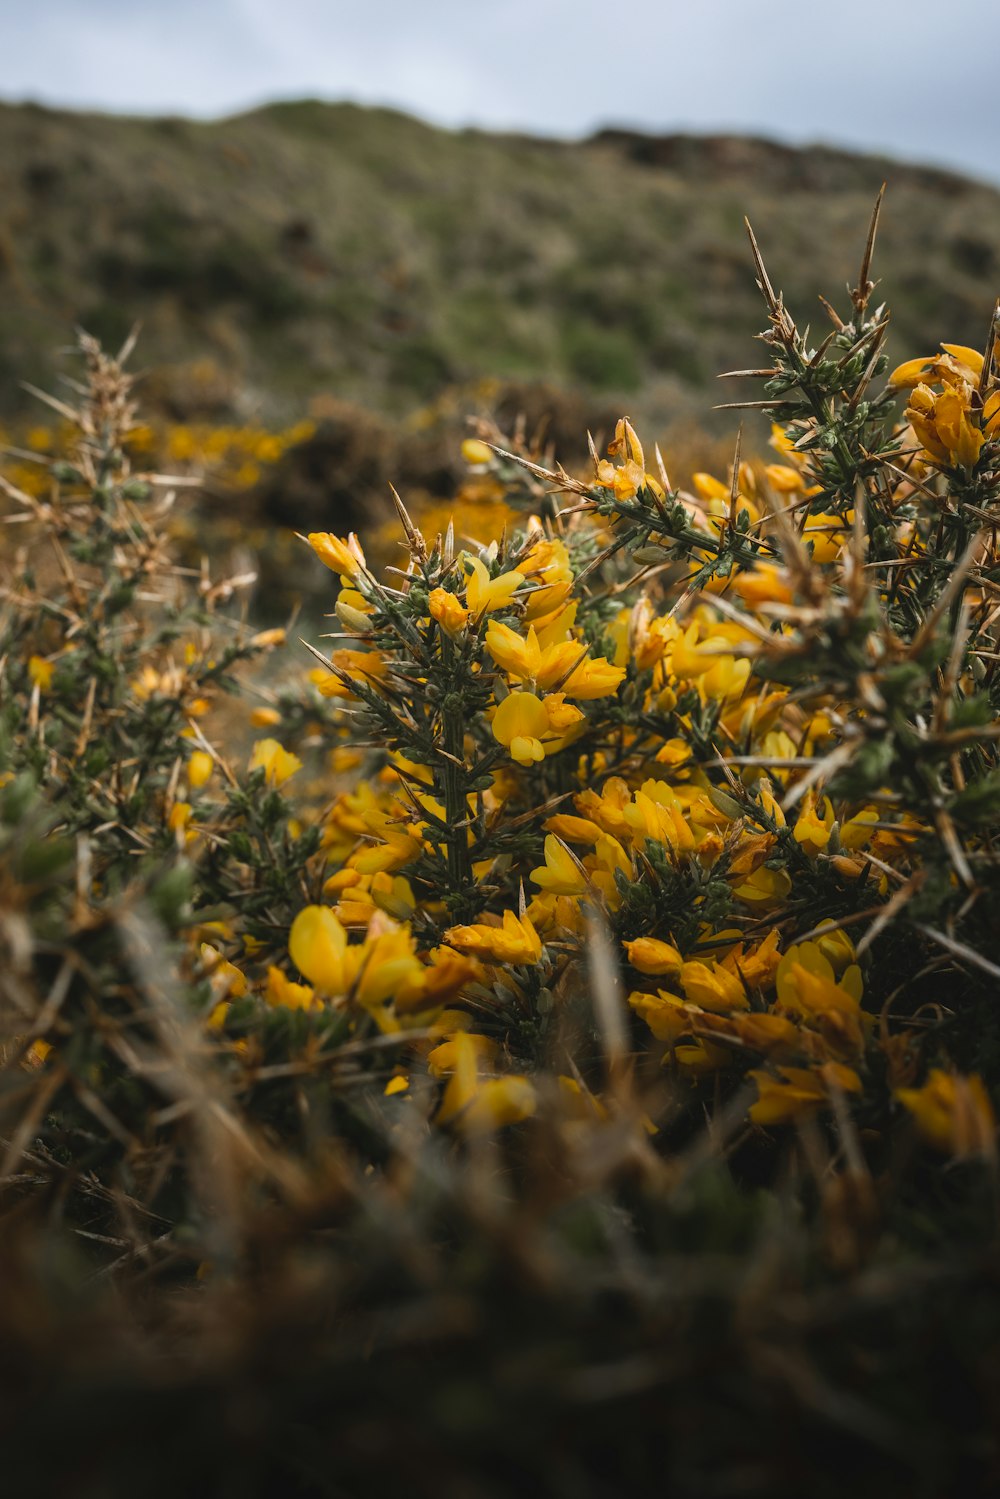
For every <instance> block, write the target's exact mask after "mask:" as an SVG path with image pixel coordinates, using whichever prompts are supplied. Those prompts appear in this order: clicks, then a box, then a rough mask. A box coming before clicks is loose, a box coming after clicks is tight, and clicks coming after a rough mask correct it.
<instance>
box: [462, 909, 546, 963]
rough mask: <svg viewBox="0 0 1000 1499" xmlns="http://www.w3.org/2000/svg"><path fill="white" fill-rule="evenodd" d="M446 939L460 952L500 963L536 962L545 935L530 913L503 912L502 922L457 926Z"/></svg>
mask: <svg viewBox="0 0 1000 1499" xmlns="http://www.w3.org/2000/svg"><path fill="white" fill-rule="evenodd" d="M444 940H445V942H447V943H448V944H449V945H450V946H451V947H456V948H458V949H459V951H460V952H467V953H472V954H473V955H475V956H482V957H485V958H492V959H494V960H495V961H496V962H498V963H516V964H524V965H527V964H532V963H537V962H538V961H539V960H540V958H541V956H542V939H541V938H540V937H539V935H538V933H537V932H536V931H535V928H534V926H533V925H532V923H531V920H530V918H529V917H527V916H515V915H514V912H513V911H505V912H504V913H503V922H502V924H501V925H500V926H487V925H486V924H485V923H482V924H479V925H475V926H453V927H451V928H450V929H449V930H448V931H447V932H445V934H444Z"/></svg>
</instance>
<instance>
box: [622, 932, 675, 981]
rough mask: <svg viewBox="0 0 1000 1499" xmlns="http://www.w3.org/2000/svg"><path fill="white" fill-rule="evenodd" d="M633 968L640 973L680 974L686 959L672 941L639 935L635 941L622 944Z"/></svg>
mask: <svg viewBox="0 0 1000 1499" xmlns="http://www.w3.org/2000/svg"><path fill="white" fill-rule="evenodd" d="M622 945H623V946H624V948H625V951H626V953H627V954H628V960H629V962H630V963H631V964H632V967H633V968H637V969H638V970H639V972H640V973H648V974H652V975H659V974H664V973H672V974H679V973H680V971H681V969H682V968H683V966H684V959H683V958H682V957H681V955H680V953H679V952H678V951H677V949H676V947H674V946H673V945H672V944H671V943H670V942H661V941H660V940H659V938H657V937H637V938H636V939H635V941H634V942H625V943H623V944H622Z"/></svg>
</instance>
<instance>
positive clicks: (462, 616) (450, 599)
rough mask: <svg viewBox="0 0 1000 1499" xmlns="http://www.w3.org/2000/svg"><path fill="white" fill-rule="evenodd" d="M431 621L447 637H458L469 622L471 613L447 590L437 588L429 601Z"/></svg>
mask: <svg viewBox="0 0 1000 1499" xmlns="http://www.w3.org/2000/svg"><path fill="white" fill-rule="evenodd" d="M427 607H428V609H429V611H430V616H431V619H433V620H435V621H436V622H437V624H439V625H440V626H441V629H442V630H444V632H445V634H446V635H458V634H459V633H460V632H461V631H462V630H464V629H465V626H466V625H467V624H468V622H469V611H468V609H466V608H465V607H464V606H463V605H462V604H460V603H459V601H458V599H457V598H456V597H455V595H454V594H453V593H449V592H448V590H447V589H446V588H435V589H434V590H433V592H432V593H431V595H430V597H429V599H428V600H427Z"/></svg>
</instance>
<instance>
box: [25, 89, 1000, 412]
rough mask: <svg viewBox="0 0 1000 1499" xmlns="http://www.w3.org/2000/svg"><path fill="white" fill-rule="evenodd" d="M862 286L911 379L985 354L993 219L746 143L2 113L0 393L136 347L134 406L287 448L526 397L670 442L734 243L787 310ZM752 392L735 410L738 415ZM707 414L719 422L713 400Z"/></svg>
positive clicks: (723, 356)
mask: <svg viewBox="0 0 1000 1499" xmlns="http://www.w3.org/2000/svg"><path fill="white" fill-rule="evenodd" d="M883 178H888V179H889V183H890V196H889V200H888V203H887V212H886V214H885V215H884V219H883V229H882V233H881V238H880V245H879V256H880V260H879V264H880V269H881V272H882V276H883V278H884V285H885V288H886V291H887V293H891V296H892V300H893V305H894V309H895V318H896V323H895V330H894V335H893V339H892V347H893V351H894V352H896V353H898V354H899V356H900V357H902V356H903V355H904V354H905V353H910V352H919V351H920V350H923V349H924V348H926V347H932V346H933V345H934V343H935V342H936V340H937V339H939V338H941V337H948V338H950V339H961V340H964V341H966V342H969V343H981V341H982V336H983V330H984V327H985V323H986V320H987V317H988V314H989V307H988V305H987V301H988V293H987V292H986V291H984V287H988V286H989V284H990V282H991V279H995V273H996V270H997V266H998V263H1000V260H998V249H997V247H998V246H1000V192H998V191H997V190H995V189H993V188H991V187H988V186H985V185H981V184H976V183H973V182H969V181H965V180H963V179H962V178H959V177H956V176H953V175H950V174H948V173H945V172H941V171H932V170H928V169H922V168H916V167H912V166H902V165H899V164H896V163H890V162H887V161H884V160H879V159H876V158H870V157H861V156H852V155H850V154H847V153H843V152H837V151H832V150H827V149H811V150H804V151H798V150H793V149H790V148H787V147H782V146H777V145H773V144H769V143H766V142H761V141H752V140H742V139H735V138H727V137H720V138H705V139H694V138H683V137H664V138H652V137H642V136H638V135H635V134H631V133H629V132H625V131H605V132H603V133H602V134H600V135H598V136H596V137H594V138H592V139H590V140H588V141H585V142H582V143H560V142H554V141H543V140H535V139H528V138H523V137H515V136H493V135H488V134H484V133H481V132H477V131H464V132H461V133H457V134H456V133H449V132H447V131H443V130H438V129H434V128H431V127H430V126H428V125H425V124H422V123H420V122H418V121H416V120H413V119H409V118H406V117H405V116H403V115H401V114H396V113H393V112H390V111H386V110H373V109H362V108H359V107H356V106H352V105H327V104H320V103H314V102H308V101H306V102H301V103H290V104H281V105H274V106H271V107H268V108H264V109H260V110H256V111H254V112H253V113H250V114H247V115H244V116H241V117H239V118H234V119H227V120H224V121H220V122H216V123H197V122H193V121H189V120H182V119H126V118H110V117H102V116H97V115H79V114H72V113H66V112H60V111H52V110H48V109H43V108H40V107H37V106H6V107H3V108H0V288H2V294H3V304H4V318H3V325H2V329H0V377H2V379H0V389H2V390H3V397H2V400H3V402H4V403H5V407H4V408H3V409H0V415H8V416H9V415H12V414H16V413H12V411H11V403H12V402H16V401H18V400H20V399H21V397H20V396H19V395H18V393H17V392H18V384H17V382H18V380H20V379H24V378H28V379H32V380H36V381H40V382H47V381H48V380H49V379H50V378H51V371H52V350H53V349H54V348H58V347H60V346H63V345H65V343H66V342H67V337H68V333H69V330H70V328H71V327H72V325H73V324H74V323H81V324H82V325H83V326H85V327H86V328H88V329H89V330H92V331H93V332H94V333H96V334H97V335H99V336H100V337H101V338H103V339H104V340H106V341H109V342H112V343H113V342H115V341H116V340H118V339H120V338H122V337H123V336H124V335H125V333H126V332H127V330H128V329H129V327H130V326H131V324H132V323H133V321H135V320H136V319H141V320H142V323H143V329H144V331H143V339H142V345H141V353H142V359H143V362H144V364H145V365H146V366H148V367H149V368H150V370H151V371H152V373H151V376H150V379H149V381H148V382H147V386H148V388H147V401H152V402H153V403H154V404H155V403H157V402H159V403H160V404H161V405H162V406H163V407H164V408H165V409H167V410H170V411H172V412H173V414H174V415H176V416H178V417H181V418H183V417H185V416H187V415H189V414H191V412H192V410H202V409H203V410H215V411H219V412H224V411H236V412H239V411H247V410H250V411H253V412H257V413H260V414H261V415H262V416H263V417H264V418H266V419H273V420H280V419H283V418H285V417H286V416H288V415H289V414H290V413H293V412H295V411H297V410H301V408H302V405H303V403H304V402H305V401H306V400H307V398H308V397H310V396H313V395H315V394H316V393H317V392H318V391H322V392H328V393H329V394H330V395H331V396H334V397H336V398H338V399H340V400H346V401H350V402H354V403H361V404H365V405H368V406H370V407H373V408H375V409H377V410H379V411H380V412H384V413H387V414H389V415H393V414H399V413H402V412H405V411H409V410H412V409H413V408H414V407H415V406H420V405H422V404H425V403H427V402H429V401H431V400H433V399H434V398H435V397H436V396H437V395H438V394H439V393H440V391H441V390H442V389H444V388H447V387H455V386H458V387H464V386H470V387H471V386H474V384H475V382H476V381H478V380H481V379H482V378H483V377H497V378H499V379H501V380H507V381H512V382H517V381H519V380H522V379H525V378H527V377H529V376H530V377H531V378H532V379H534V380H540V381H543V382H551V383H553V384H555V385H559V386H574V387H577V388H579V389H580V390H582V391H583V392H585V393H589V394H593V395H595V396H598V397H600V398H601V403H602V405H603V404H604V402H605V401H611V402H612V404H614V402H618V403H619V404H620V405H625V404H627V405H628V407H629V409H631V410H632V411H633V412H634V413H635V414H636V415H638V416H640V417H641V418H642V419H644V420H645V421H655V422H657V423H660V424H663V423H664V422H668V421H670V420H672V419H676V418H677V417H679V416H683V415H684V414H685V413H686V412H687V411H688V410H690V409H691V401H692V395H693V394H694V393H695V392H699V391H700V392H702V393H701V394H700V395H699V397H698V403H697V404H698V409H699V411H700V412H702V413H703V412H704V410H705V406H706V404H707V403H706V401H705V399H704V394H703V392H704V388H705V387H706V386H708V385H709V384H710V383H711V382H712V380H713V378H714V376H715V375H716V374H717V373H718V372H719V371H720V370H722V369H726V368H729V367H731V366H733V365H734V364H737V363H745V362H746V358H745V355H746V348H747V344H746V340H747V339H748V338H749V337H750V336H751V335H752V334H753V332H754V331H755V330H756V328H757V326H758V322H759V310H758V302H757V292H756V288H755V287H754V284H753V275H752V273H751V270H750V263H749V258H748V255H747V250H746V243H745V238H744V234H743V227H742V219H743V214H744V213H745V212H747V213H749V215H750V217H751V219H753V220H754V222H755V224H756V226H757V227H758V229H759V231H760V234H761V238H762V242H763V243H764V245H765V247H766V250H767V253H768V256H769V263H770V264H771V265H773V267H774V268H775V272H776V274H779V275H780V279H781V282H782V285H783V286H784V288H785V292H786V295H787V297H788V298H789V300H790V301H791V302H792V303H793V304H795V305H797V306H798V307H799V309H800V310H801V309H802V308H803V307H804V308H806V309H808V307H809V306H810V305H816V306H817V318H818V319H819V318H822V317H823V314H822V311H821V309H820V308H819V307H818V305H817V304H816V302H815V287H816V286H817V285H822V286H826V287H828V288H833V289H835V288H837V287H838V286H841V285H843V283H844V280H845V278H846V277H847V276H848V275H850V274H852V273H853V272H854V271H855V270H856V260H857V253H858V245H857V237H858V224H859V223H863V222H865V220H866V218H867V215H868V213H869V211H870V207H871V201H872V199H873V197H874V194H875V192H876V191H877V189H878V186H879V184H880V183H881V182H882V180H883ZM738 393H739V392H736V391H734V396H735V395H736V394H738ZM720 399H721V397H720Z"/></svg>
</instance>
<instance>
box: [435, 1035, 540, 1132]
mask: <svg viewBox="0 0 1000 1499" xmlns="http://www.w3.org/2000/svg"><path fill="white" fill-rule="evenodd" d="M454 1047H455V1056H454V1071H453V1072H452V1075H451V1078H450V1080H449V1082H448V1086H447V1087H446V1088H445V1090H444V1095H443V1097H442V1099H441V1107H440V1109H439V1110H438V1113H437V1123H438V1124H451V1125H454V1126H455V1127H457V1128H458V1129H460V1130H461V1131H462V1133H463V1134H491V1133H493V1132H494V1131H495V1130H498V1129H502V1128H503V1126H504V1125H507V1124H517V1123H519V1122H520V1121H521V1120H522V1119H528V1118H530V1116H531V1115H532V1114H533V1113H534V1112H535V1110H536V1108H537V1107H538V1101H537V1098H536V1095H535V1090H534V1088H533V1087H532V1086H531V1083H530V1082H529V1081H528V1079H527V1078H526V1077H491V1078H484V1079H480V1078H479V1076H478V1066H477V1056H476V1048H475V1044H474V1042H473V1040H472V1037H471V1036H469V1035H464V1034H459V1035H457V1036H455V1038H454Z"/></svg>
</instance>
